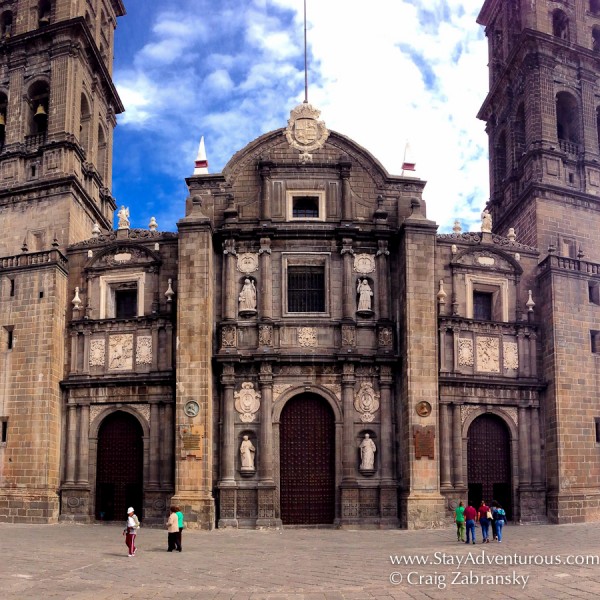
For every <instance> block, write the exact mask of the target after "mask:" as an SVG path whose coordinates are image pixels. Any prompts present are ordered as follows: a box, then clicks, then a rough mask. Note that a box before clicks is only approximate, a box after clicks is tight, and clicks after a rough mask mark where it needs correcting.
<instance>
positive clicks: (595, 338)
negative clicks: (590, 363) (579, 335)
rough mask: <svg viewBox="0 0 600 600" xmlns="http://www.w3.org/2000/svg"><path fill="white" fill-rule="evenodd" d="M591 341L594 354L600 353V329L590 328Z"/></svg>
mask: <svg viewBox="0 0 600 600" xmlns="http://www.w3.org/2000/svg"><path fill="white" fill-rule="evenodd" d="M590 342H591V346H592V352H593V353H594V354H600V331H596V330H595V329H592V330H590Z"/></svg>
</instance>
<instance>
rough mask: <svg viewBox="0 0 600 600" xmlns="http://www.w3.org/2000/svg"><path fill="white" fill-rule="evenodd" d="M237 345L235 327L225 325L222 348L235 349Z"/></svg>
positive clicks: (222, 332)
mask: <svg viewBox="0 0 600 600" xmlns="http://www.w3.org/2000/svg"><path fill="white" fill-rule="evenodd" d="M236 345H237V332H236V328H235V325H225V327H223V329H221V346H222V347H223V348H235V347H236Z"/></svg>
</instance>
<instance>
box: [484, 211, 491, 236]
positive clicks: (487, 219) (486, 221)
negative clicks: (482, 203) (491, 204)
mask: <svg viewBox="0 0 600 600" xmlns="http://www.w3.org/2000/svg"><path fill="white" fill-rule="evenodd" d="M481 231H482V233H492V215H491V214H490V211H489V210H488V209H487V208H486V209H485V210H484V211H483V212H482V213H481Z"/></svg>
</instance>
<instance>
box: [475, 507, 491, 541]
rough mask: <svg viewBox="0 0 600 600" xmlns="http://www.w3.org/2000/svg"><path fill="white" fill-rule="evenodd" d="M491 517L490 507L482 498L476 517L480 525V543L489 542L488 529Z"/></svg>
mask: <svg viewBox="0 0 600 600" xmlns="http://www.w3.org/2000/svg"><path fill="white" fill-rule="evenodd" d="M491 517H492V513H491V512H490V507H489V506H488V505H487V504H486V503H485V501H484V500H482V501H481V505H480V506H479V510H478V511H477V519H478V521H479V524H480V525H481V537H482V538H483V539H482V540H481V543H482V544H489V543H490V539H489V530H490V520H491Z"/></svg>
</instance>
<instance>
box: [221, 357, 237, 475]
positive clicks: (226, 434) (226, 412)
mask: <svg viewBox="0 0 600 600" xmlns="http://www.w3.org/2000/svg"><path fill="white" fill-rule="evenodd" d="M221 384H222V385H223V429H222V431H221V439H222V442H221V483H220V486H223V485H224V484H226V485H231V484H235V453H236V448H235V409H234V397H233V393H234V385H235V368H234V366H233V365H224V366H223V375H221Z"/></svg>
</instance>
